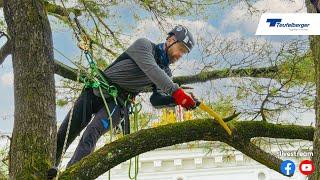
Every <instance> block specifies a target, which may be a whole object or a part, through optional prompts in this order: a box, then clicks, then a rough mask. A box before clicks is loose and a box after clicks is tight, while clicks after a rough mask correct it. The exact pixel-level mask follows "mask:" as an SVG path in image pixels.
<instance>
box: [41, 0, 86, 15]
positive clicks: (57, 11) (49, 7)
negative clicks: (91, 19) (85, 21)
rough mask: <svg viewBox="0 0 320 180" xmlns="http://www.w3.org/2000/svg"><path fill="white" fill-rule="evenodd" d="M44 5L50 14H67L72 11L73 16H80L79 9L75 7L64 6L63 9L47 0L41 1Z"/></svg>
mask: <svg viewBox="0 0 320 180" xmlns="http://www.w3.org/2000/svg"><path fill="white" fill-rule="evenodd" d="M43 2H44V5H45V7H46V10H47V11H48V12H50V13H52V14H56V15H59V16H64V17H66V16H68V13H70V12H72V13H73V14H74V15H75V16H81V10H80V9H76V8H66V9H64V8H63V7H61V6H59V5H56V4H52V3H49V2H48V1H43Z"/></svg>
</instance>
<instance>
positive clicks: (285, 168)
mask: <svg viewBox="0 0 320 180" xmlns="http://www.w3.org/2000/svg"><path fill="white" fill-rule="evenodd" d="M295 170H296V165H295V164H294V162H292V161H290V160H285V161H283V162H282V163H281V165H280V171H281V173H282V174H284V175H286V176H291V175H293V174H294V171H295Z"/></svg>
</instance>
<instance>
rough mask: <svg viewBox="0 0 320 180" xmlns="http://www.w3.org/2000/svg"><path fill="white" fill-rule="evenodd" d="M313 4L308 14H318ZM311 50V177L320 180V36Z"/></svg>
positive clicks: (313, 40) (307, 1)
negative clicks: (313, 87)
mask: <svg viewBox="0 0 320 180" xmlns="http://www.w3.org/2000/svg"><path fill="white" fill-rule="evenodd" d="M313 2H314V4H311V2H310V0H306V5H307V10H308V13H317V9H319V8H320V4H319V1H318V0H315V1H313ZM318 13H319V12H318ZM309 40H310V49H311V51H312V55H313V59H314V67H315V73H316V77H315V82H316V101H315V112H316V127H315V132H314V138H313V157H312V161H313V163H314V165H315V166H316V170H315V172H314V173H313V174H312V175H311V176H310V177H309V179H310V180H319V179H320V170H319V168H320V36H309Z"/></svg>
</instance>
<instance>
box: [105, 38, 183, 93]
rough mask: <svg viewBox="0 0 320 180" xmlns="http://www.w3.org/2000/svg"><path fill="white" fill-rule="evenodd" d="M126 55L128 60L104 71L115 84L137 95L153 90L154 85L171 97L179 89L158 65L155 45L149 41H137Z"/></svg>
mask: <svg viewBox="0 0 320 180" xmlns="http://www.w3.org/2000/svg"><path fill="white" fill-rule="evenodd" d="M125 53H126V54H127V55H128V56H129V57H128V58H126V59H123V60H121V61H119V62H117V63H114V64H113V65H112V66H110V67H109V68H107V69H106V70H105V71H104V72H105V74H106V76H107V77H108V78H109V79H110V80H111V81H112V82H113V83H116V84H117V85H119V86H120V87H121V88H123V89H124V90H127V91H129V92H137V93H138V92H141V91H143V90H146V89H148V88H151V87H152V85H153V84H155V85H156V87H157V88H159V89H161V90H162V91H163V92H165V93H166V94H169V95H172V93H173V92H174V91H176V90H177V89H178V85H177V84H175V83H173V81H172V80H171V78H170V77H169V75H168V74H167V73H166V72H165V71H164V70H163V69H161V68H160V66H159V65H158V64H157V61H156V59H155V50H154V45H153V43H152V42H150V41H149V40H148V39H145V38H141V39H138V40H136V41H135V42H134V43H133V44H132V45H131V46H130V47H129V48H128V49H127V50H126V51H125ZM170 75H171V74H170Z"/></svg>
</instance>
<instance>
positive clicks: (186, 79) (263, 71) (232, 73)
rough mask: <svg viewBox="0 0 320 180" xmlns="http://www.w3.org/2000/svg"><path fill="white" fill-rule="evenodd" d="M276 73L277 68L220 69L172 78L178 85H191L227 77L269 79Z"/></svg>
mask: <svg viewBox="0 0 320 180" xmlns="http://www.w3.org/2000/svg"><path fill="white" fill-rule="evenodd" d="M276 72H278V67H277V66H271V67H263V68H246V69H222V70H214V71H209V72H201V73H199V74H196V75H193V76H179V77H175V78H173V81H174V82H176V83H178V84H180V85H181V84H193V83H198V82H206V81H209V80H215V79H222V78H229V77H255V78H270V77H273V76H272V75H273V74H274V73H276Z"/></svg>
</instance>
